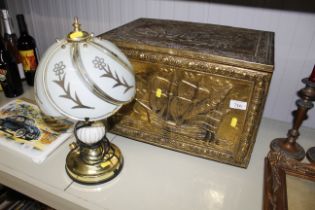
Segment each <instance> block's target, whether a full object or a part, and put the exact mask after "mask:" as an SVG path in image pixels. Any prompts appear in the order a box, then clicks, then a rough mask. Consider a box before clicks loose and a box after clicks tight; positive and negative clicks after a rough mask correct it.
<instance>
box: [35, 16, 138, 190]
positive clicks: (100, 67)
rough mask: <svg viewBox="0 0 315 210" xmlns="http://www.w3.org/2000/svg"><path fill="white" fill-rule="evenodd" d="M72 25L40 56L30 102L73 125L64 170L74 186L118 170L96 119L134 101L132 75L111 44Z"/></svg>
mask: <svg viewBox="0 0 315 210" xmlns="http://www.w3.org/2000/svg"><path fill="white" fill-rule="evenodd" d="M73 27H74V29H73V31H72V32H71V33H69V34H68V36H67V38H66V39H63V40H59V41H57V42H56V43H54V44H53V45H52V46H51V47H49V48H48V50H47V51H46V52H45V54H44V56H43V57H42V59H41V61H40V64H39V66H38V69H37V72H36V76H35V96H36V97H35V98H36V102H37V104H38V105H39V107H40V108H41V110H42V111H43V112H44V113H45V114H46V115H49V116H52V117H66V118H69V119H72V120H74V121H79V122H78V123H77V124H76V126H75V129H74V130H75V131H74V134H75V136H76V138H77V143H76V144H72V147H71V148H72V150H71V151H70V153H69V154H68V156H67V160H66V171H67V173H68V174H69V176H70V177H71V178H72V179H74V180H75V181H77V182H81V183H87V184H95V183H100V182H105V181H108V180H109V179H112V178H113V177H115V176H116V175H117V174H118V173H119V171H120V170H121V168H122V165H123V157H122V154H121V152H120V150H119V148H118V147H117V146H115V145H114V144H111V143H110V142H109V141H108V140H107V138H106V128H105V126H104V124H103V123H102V120H104V119H106V118H108V117H109V116H111V115H113V114H114V113H115V112H116V111H118V110H119V109H120V108H121V106H122V105H124V104H126V103H129V102H130V101H131V100H132V99H133V98H134V95H135V90H136V89H135V76H134V73H133V70H132V66H131V64H130V62H129V61H128V59H127V57H126V56H125V55H124V54H123V53H122V52H121V51H120V50H119V49H118V48H117V47H116V46H115V45H114V44H113V43H111V42H109V41H106V40H102V39H99V38H97V37H93V35H92V34H89V33H87V32H85V31H82V30H81V29H80V24H79V22H78V20H77V19H76V18H75V21H74V24H73Z"/></svg>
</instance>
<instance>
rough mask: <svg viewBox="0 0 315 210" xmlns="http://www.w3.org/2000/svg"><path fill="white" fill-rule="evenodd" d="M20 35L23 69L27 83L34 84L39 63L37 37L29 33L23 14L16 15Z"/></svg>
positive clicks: (19, 47)
mask: <svg viewBox="0 0 315 210" xmlns="http://www.w3.org/2000/svg"><path fill="white" fill-rule="evenodd" d="M16 18H17V21H18V25H19V29H20V37H19V38H18V44H17V47H18V50H19V53H20V55H21V58H22V63H23V69H24V73H25V78H26V81H27V84H29V85H31V86H33V85H34V76H35V72H36V68H37V65H38V56H37V49H36V43H35V39H34V38H33V37H32V36H30V35H29V34H28V30H27V26H26V23H25V20H24V16H23V15H17V16H16Z"/></svg>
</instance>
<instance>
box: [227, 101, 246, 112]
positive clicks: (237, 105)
mask: <svg viewBox="0 0 315 210" xmlns="http://www.w3.org/2000/svg"><path fill="white" fill-rule="evenodd" d="M230 108H232V109H240V110H246V108H247V102H244V101H237V100H230Z"/></svg>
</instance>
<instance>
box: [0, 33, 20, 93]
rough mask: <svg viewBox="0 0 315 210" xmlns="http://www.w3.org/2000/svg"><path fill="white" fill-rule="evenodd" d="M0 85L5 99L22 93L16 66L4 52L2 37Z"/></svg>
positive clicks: (5, 51)
mask: <svg viewBox="0 0 315 210" xmlns="http://www.w3.org/2000/svg"><path fill="white" fill-rule="evenodd" d="M0 83H1V87H2V89H3V92H4V95H5V96H6V97H9V98H13V97H17V96H19V95H21V94H22V93H23V86H22V81H21V78H20V75H19V70H18V67H17V64H16V62H15V59H14V58H13V57H12V56H11V54H10V53H9V52H8V51H7V50H6V48H5V46H4V41H3V38H2V37H1V38H0Z"/></svg>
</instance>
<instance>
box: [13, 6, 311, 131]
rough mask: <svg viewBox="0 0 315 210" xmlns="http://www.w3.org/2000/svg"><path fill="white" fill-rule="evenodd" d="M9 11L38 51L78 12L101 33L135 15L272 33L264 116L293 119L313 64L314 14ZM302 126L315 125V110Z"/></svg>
mask: <svg viewBox="0 0 315 210" xmlns="http://www.w3.org/2000/svg"><path fill="white" fill-rule="evenodd" d="M8 5H9V9H10V13H11V14H12V15H15V14H16V13H24V14H25V16H26V21H27V23H28V26H29V30H30V33H31V34H32V35H33V36H34V37H35V38H36V40H37V44H38V47H39V51H40V53H43V52H44V51H45V49H46V48H47V47H48V46H49V45H50V44H52V43H53V42H54V40H55V39H56V38H62V37H64V36H65V34H67V33H68V32H69V31H70V30H71V29H72V27H71V24H72V19H73V17H74V16H78V17H79V19H80V22H81V24H82V25H83V28H84V29H85V30H86V31H90V32H94V33H95V34H100V33H102V32H105V31H108V30H109V29H112V28H115V27H117V26H119V25H121V24H124V23H127V22H129V21H131V20H134V19H136V18H139V17H151V18H161V19H176V20H188V21H194V22H203V23H214V24H222V25H230V26H237V27H245V28H252V29H259V30H267V31H274V32H275V33H276V38H275V72H274V75H273V79H272V83H271V87H270V92H269V96H268V100H267V104H266V107H265V112H264V116H265V117H269V118H273V119H278V120H281V121H287V122H291V120H292V116H291V111H293V110H295V108H296V105H295V100H296V99H297V98H298V97H297V96H296V92H297V90H299V89H300V88H302V87H303V85H302V83H301V82H300V80H301V79H302V78H304V77H307V76H309V74H310V72H311V70H312V68H313V65H314V64H315V14H313V13H303V12H292V11H284V10H273V9H263V8H255V7H244V6H233V5H224V4H217V3H211V2H206V1H176V0H23V1H21V0H9V1H8ZM303 125H305V126H309V127H313V128H315V108H314V109H312V110H310V112H309V119H308V120H307V121H305V122H304V124H303Z"/></svg>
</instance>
